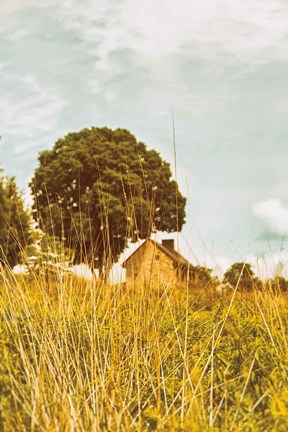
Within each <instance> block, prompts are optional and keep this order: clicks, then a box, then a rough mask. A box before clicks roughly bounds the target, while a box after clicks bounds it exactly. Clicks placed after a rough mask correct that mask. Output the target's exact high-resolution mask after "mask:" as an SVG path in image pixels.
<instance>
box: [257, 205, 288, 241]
mask: <svg viewBox="0 0 288 432" xmlns="http://www.w3.org/2000/svg"><path fill="white" fill-rule="evenodd" d="M253 214H254V215H255V216H256V217H258V218H260V219H262V220H263V221H264V222H265V223H266V225H267V227H268V228H269V229H270V230H271V231H272V232H273V233H276V234H279V235H284V234H286V233H287V232H288V207H285V205H284V204H283V203H282V202H281V201H280V200H279V199H277V198H274V199H269V200H266V201H261V202H258V203H256V204H254V205H253Z"/></svg>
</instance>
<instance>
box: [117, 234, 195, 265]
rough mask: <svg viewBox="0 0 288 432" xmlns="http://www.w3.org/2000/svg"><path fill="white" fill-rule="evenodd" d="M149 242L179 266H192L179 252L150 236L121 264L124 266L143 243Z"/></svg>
mask: <svg viewBox="0 0 288 432" xmlns="http://www.w3.org/2000/svg"><path fill="white" fill-rule="evenodd" d="M147 242H151V243H153V245H154V246H155V247H156V248H157V249H159V250H161V251H162V252H163V253H165V254H166V255H167V256H168V257H169V258H171V260H172V261H173V262H174V263H175V264H176V265H180V266H185V267H191V268H192V267H194V266H193V265H192V264H191V263H190V262H189V261H187V260H186V258H184V257H183V256H182V255H181V254H180V253H179V252H177V251H175V250H171V249H168V248H167V247H165V246H163V244H161V243H158V242H156V241H155V240H152V239H150V238H148V239H146V240H145V241H144V242H143V243H142V244H141V245H140V246H139V247H138V248H137V249H136V250H135V251H134V252H133V253H132V254H131V255H130V256H129V257H128V258H127V259H126V260H125V261H124V262H123V263H122V266H123V267H126V263H127V261H130V259H131V258H132V257H134V255H135V254H136V253H137V252H138V251H139V250H140V249H141V248H142V247H143V246H144V245H145V243H147Z"/></svg>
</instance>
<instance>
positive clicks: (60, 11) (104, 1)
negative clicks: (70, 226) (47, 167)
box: [0, 0, 288, 275]
mask: <svg viewBox="0 0 288 432" xmlns="http://www.w3.org/2000/svg"><path fill="white" fill-rule="evenodd" d="M0 112H1V116H0V135H1V140H0V166H1V167H2V168H4V172H5V174H7V175H13V176H15V177H16V181H17V184H18V185H19V187H20V189H21V190H23V192H24V194H25V195H26V196H28V193H29V192H28V182H29V179H30V178H31V176H32V175H33V172H34V170H35V168H36V166H37V157H38V153H39V151H41V150H43V149H50V148H52V146H53V144H54V143H55V141H56V140H57V139H58V138H60V137H62V136H64V135H65V134H67V133H68V132H71V131H78V130H81V129H82V128H84V127H91V126H97V127H101V126H108V127H111V128H117V127H123V128H126V129H128V130H130V131H131V132H132V133H133V134H134V135H135V136H136V137H137V139H138V140H140V141H143V142H145V143H146V144H147V146H148V148H154V149H156V150H157V151H158V152H159V153H160V154H161V156H162V157H163V158H164V159H165V160H167V161H168V162H170V163H171V168H172V171H173V169H174V168H173V166H174V159H173V121H172V117H173V115H174V122H175V134H176V152H177V180H178V183H179V185H180V190H181V192H182V194H183V195H185V196H186V197H187V198H188V202H187V217H186V225H185V227H184V229H183V232H182V233H181V235H180V245H181V247H182V252H183V253H184V254H186V256H188V255H189V254H190V255H191V260H192V261H193V262H201V263H205V264H206V265H211V266H212V265H216V264H217V263H218V264H219V263H220V264H219V265H221V266H222V267H223V266H224V267H225V266H226V267H227V266H228V264H230V263H231V262H236V261H240V260H241V261H242V260H244V259H250V261H253V262H255V263H256V262H257V263H258V262H259V259H260V258H261V257H265V262H266V265H267V266H271V263H272V264H273V265H274V264H275V265H277V263H278V261H279V259H280V260H281V262H283V263H284V264H285V263H286V262H288V250H287V240H286V234H287V231H288V197H287V183H288V170H287V167H286V166H287V160H288V145H287V138H288V121H287V118H288V2H287V1H286V0H285V1H284V0H283V1H282V0H266V1H265V2H264V1H263V0H242V2H239V0H177V1H176V0H146V1H142V2H140V1H137V0H117V1H116V0H101V1H100V0H94V1H93V0H82V1H81V2H79V1H76V0H61V1H59V0H41V2H39V1H36V0H1V3H0ZM172 113H173V114H172ZM267 263H268V264H267ZM261 266H262V267H263V262H262V264H261ZM264 267H265V264H264ZM278 267H279V266H278ZM287 275H288V271H287Z"/></svg>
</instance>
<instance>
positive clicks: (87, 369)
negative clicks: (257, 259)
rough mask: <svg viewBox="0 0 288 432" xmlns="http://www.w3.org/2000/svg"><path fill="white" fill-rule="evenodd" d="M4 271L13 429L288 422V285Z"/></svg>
mask: <svg viewBox="0 0 288 432" xmlns="http://www.w3.org/2000/svg"><path fill="white" fill-rule="evenodd" d="M0 278H1V279H0V316H1V318H0V319H1V335H0V339H1V346H0V350H1V351H0V358H1V362H0V387H1V396H0V397H1V403H0V430H1V431H3V432H10V431H21V432H22V431H23V432H24V431H35V432H36V431H37V432H38V431H39V432H40V431H51V432H52V431H59V432H62V431H63V432H64V431H65V432H66V431H67V432H68V431H69V432H70V431H71V432H72V431H74V432H78V431H79V432H80V431H81V432H84V431H143V432H144V431H147V432H148V431H168V432H169V431H182V432H186V431H187V432H188V431H193V432H197V431H199V432H200V431H206V430H207V431H208V430H209V431H210V430H211V431H265V432H266V431H275V432H281V431H283V432H284V431H287V430H288V385H287V380H288V355H287V354H288V337H287V322H288V306H287V298H286V297H285V296H286V294H285V293H284V294H281V293H280V292H278V291H277V290H274V291H273V292H272V291H271V290H269V287H265V285H264V284H263V288H262V289H261V290H260V289H257V290H254V291H253V292H250V293H241V292H238V287H237V285H236V287H234V289H232V290H230V291H228V292H226V293H217V292H216V291H215V290H214V289H213V288H211V287H209V286H207V287H205V288H204V289H197V288H196V289H194V290H191V289H190V288H189V287H188V286H185V284H184V285H183V286H177V287H176V286H175V287H172V289H168V288H167V289H165V287H164V288H161V289H160V288H158V287H151V289H144V288H143V289H138V290H128V289H127V288H126V287H125V285H124V284H119V285H115V286H109V285H107V284H104V283H99V282H97V280H90V281H88V280H84V279H81V278H79V277H78V278H77V277H75V276H72V275H65V274H61V273H60V272H59V273H58V274H55V275H54V276H50V277H49V278H47V275H46V276H45V275H41V274H40V273H37V274H36V273H34V274H33V273H31V274H30V275H25V276H16V275H14V274H13V273H12V272H9V271H7V270H6V271H5V270H3V271H2V272H1V276H0Z"/></svg>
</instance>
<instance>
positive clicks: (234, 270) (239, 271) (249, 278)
mask: <svg viewBox="0 0 288 432" xmlns="http://www.w3.org/2000/svg"><path fill="white" fill-rule="evenodd" d="M224 281H226V282H228V283H229V284H230V285H232V286H233V287H236V286H238V290H239V291H252V290H253V287H259V286H260V285H261V282H260V281H259V279H258V278H257V277H256V276H255V274H254V271H253V269H252V266H251V264H248V263H245V262H240V263H235V264H233V265H232V266H231V267H230V268H229V269H228V270H227V271H226V273H225V274H224Z"/></svg>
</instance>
